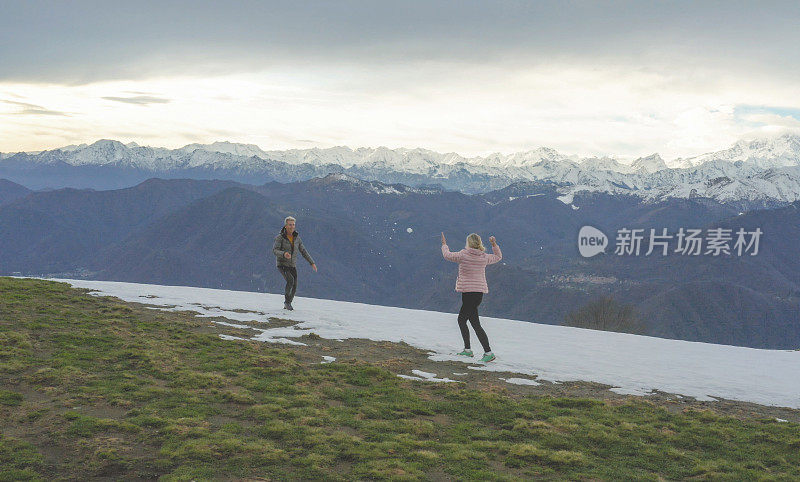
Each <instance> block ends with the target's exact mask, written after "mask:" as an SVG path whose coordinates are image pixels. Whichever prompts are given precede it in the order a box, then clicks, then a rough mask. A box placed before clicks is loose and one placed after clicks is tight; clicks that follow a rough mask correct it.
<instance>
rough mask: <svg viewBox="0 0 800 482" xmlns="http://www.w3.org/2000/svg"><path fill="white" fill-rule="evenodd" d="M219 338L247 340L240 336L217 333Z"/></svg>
mask: <svg viewBox="0 0 800 482" xmlns="http://www.w3.org/2000/svg"><path fill="white" fill-rule="evenodd" d="M219 337H220V338H222V339H223V340H247V338H242V337H241V336H232V335H219Z"/></svg>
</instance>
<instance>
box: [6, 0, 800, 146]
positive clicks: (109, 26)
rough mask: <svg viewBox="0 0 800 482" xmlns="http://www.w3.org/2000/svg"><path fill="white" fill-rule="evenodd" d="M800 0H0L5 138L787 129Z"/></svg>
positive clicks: (586, 139)
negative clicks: (274, 0) (270, 0)
mask: <svg viewBox="0 0 800 482" xmlns="http://www.w3.org/2000/svg"><path fill="white" fill-rule="evenodd" d="M798 25H800V2H794V1H792V2H768V1H759V2H732V1H725V2H702V1H693V2H676V1H672V2H657V3H656V2H591V1H588V0H587V1H581V2H572V3H570V2H564V1H555V2H535V1H515V2H503V1H493V2H488V1H487V2H470V1H463V0H461V1H452V2H437V1H430V0H427V1H420V2H413V1H412V2H409V1H404V2H379V1H363V2H353V1H335V2H333V1H325V2H297V1H291V2H225V3H223V2H214V3H210V2H208V3H205V2H195V1H193V2H175V1H172V2H168V1H159V2H143V1H138V0H137V1H136V2H113V1H98V2H86V1H75V2H62V1H52V2H36V1H23V0H19V1H8V0H0V151H1V152H13V151H20V150H40V149H49V148H54V147H59V146H64V145H68V144H76V143H82V142H87V143H90V142H93V141H95V140H97V139H101V138H112V139H118V140H121V141H123V142H130V141H136V142H138V143H140V144H144V145H152V146H164V147H179V146H182V145H185V144H188V143H191V142H201V143H207V142H213V141H216V140H229V141H232V142H245V143H253V144H257V145H259V146H260V147H262V148H263V149H285V148H307V147H314V146H318V147H329V146H334V145H348V146H351V147H362V146H371V147H377V146H380V145H384V146H388V147H401V146H402V147H424V148H429V149H433V150H437V151H442V152H450V151H454V152H458V153H460V154H463V155H469V156H472V155H485V154H488V153H490V152H503V153H510V152H515V151H521V150H528V149H535V148H537V147H540V146H546V147H551V148H555V149H557V150H559V151H561V152H563V153H565V154H578V155H583V156H588V155H615V156H617V157H621V158H628V159H630V158H635V157H638V156H645V155H649V154H651V153H653V152H659V153H661V154H662V156H664V157H665V158H667V159H672V158H675V157H679V156H683V157H687V156H692V155H696V154H701V153H703V152H707V151H711V150H718V149H721V148H724V147H727V146H728V145H730V144H731V143H733V142H735V141H736V140H737V139H740V138H749V137H755V136H762V135H772V134H776V133H779V132H783V131H785V130H793V131H800V82H797V79H798V78H800V49H798V48H797V45H800V29H798Z"/></svg>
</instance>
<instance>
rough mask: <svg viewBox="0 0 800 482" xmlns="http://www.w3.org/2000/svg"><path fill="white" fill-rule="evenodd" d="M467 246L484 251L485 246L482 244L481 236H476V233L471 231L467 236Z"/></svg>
mask: <svg viewBox="0 0 800 482" xmlns="http://www.w3.org/2000/svg"><path fill="white" fill-rule="evenodd" d="M467 246H469V247H470V248H475V249H480V250H481V251H486V248H485V247H484V246H483V242H482V241H481V237H480V236H478V234H477V233H472V234H470V235H469V236H467Z"/></svg>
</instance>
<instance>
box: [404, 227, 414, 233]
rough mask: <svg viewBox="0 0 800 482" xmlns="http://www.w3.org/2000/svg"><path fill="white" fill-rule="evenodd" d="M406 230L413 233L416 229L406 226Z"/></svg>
mask: <svg viewBox="0 0 800 482" xmlns="http://www.w3.org/2000/svg"><path fill="white" fill-rule="evenodd" d="M406 232H407V233H413V232H414V230H413V229H411V228H406Z"/></svg>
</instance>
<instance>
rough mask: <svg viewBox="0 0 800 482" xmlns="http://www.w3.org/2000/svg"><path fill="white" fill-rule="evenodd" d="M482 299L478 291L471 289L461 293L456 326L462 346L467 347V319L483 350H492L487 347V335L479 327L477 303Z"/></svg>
mask: <svg viewBox="0 0 800 482" xmlns="http://www.w3.org/2000/svg"><path fill="white" fill-rule="evenodd" d="M481 301H483V293H481V292H480V291H472V292H466V293H461V310H460V311H459V312H458V327H459V328H460V329H461V337H462V338H464V348H467V349H468V348H469V328H467V320H469V323H470V324H471V325H472V329H473V330H475V334H476V335H478V340H480V342H481V345H483V351H485V352H490V351H492V349H491V348H489V337H487V336H486V332H485V331H483V328H482V327H481V322H480V320H479V319H478V305H479V304H481Z"/></svg>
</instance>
